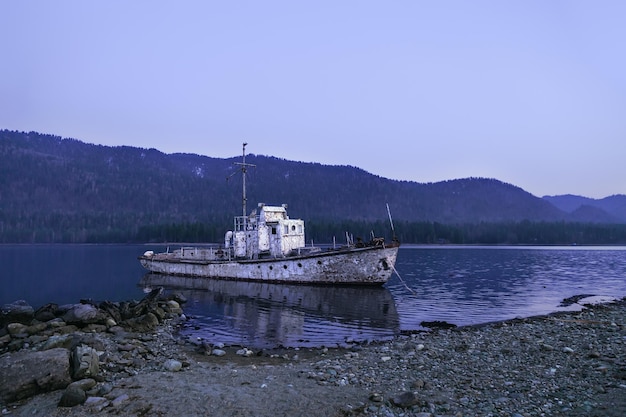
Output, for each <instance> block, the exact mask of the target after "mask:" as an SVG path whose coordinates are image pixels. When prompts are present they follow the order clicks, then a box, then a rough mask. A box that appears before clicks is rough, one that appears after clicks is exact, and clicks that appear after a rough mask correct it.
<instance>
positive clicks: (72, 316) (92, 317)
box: [63, 304, 107, 326]
mask: <svg viewBox="0 0 626 417" xmlns="http://www.w3.org/2000/svg"><path fill="white" fill-rule="evenodd" d="M106 319H107V315H106V314H105V313H104V312H102V311H100V310H99V309H98V307H96V306H94V305H92V304H74V305H73V306H72V308H70V309H69V310H68V311H67V312H66V313H65V315H63V320H64V321H65V322H66V323H68V324H76V325H78V326H86V325H88V324H92V323H104V322H105V321H106Z"/></svg>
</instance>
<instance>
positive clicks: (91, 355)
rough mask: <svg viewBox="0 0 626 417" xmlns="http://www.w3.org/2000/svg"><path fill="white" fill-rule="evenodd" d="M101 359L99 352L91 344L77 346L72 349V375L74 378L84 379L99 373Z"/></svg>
mask: <svg viewBox="0 0 626 417" xmlns="http://www.w3.org/2000/svg"><path fill="white" fill-rule="evenodd" d="M99 371H100V361H99V359H98V353H97V352H96V350H95V349H93V348H92V347H89V346H85V345H80V346H76V347H75V348H74V350H73V351H72V376H73V377H74V379H83V378H86V377H87V378H88V377H93V376H96V375H98V372H99Z"/></svg>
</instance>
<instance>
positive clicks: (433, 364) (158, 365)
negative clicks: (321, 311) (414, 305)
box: [1, 299, 626, 417]
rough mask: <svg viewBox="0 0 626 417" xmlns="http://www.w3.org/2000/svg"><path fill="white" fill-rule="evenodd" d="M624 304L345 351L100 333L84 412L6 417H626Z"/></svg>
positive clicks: (37, 401)
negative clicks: (263, 347)
mask: <svg viewBox="0 0 626 417" xmlns="http://www.w3.org/2000/svg"><path fill="white" fill-rule="evenodd" d="M625 313H626V299H624V300H620V301H618V302H615V303H611V304H602V305H596V306H588V307H587V308H584V309H583V310H582V311H579V312H568V313H558V314H554V315H548V316H540V317H532V318H526V319H516V320H510V321H505V322H498V323H490V324H484V325H480V326H471V327H462V328H455V329H445V330H433V331H430V332H415V333H410V334H403V335H401V336H398V337H397V338H395V339H394V340H392V341H388V342H381V343H373V344H367V345H359V344H354V345H352V346H349V347H347V348H341V349H325V348H319V349H300V350H298V349H283V350H275V351H262V352H254V351H252V350H250V349H247V348H246V347H243V346H221V345H220V346H217V347H213V346H206V345H202V344H199V343H190V342H188V341H184V340H181V339H179V338H178V337H176V332H175V330H176V328H175V326H173V323H172V324H168V325H165V326H162V327H160V328H159V331H158V332H155V333H153V334H147V335H146V334H144V335H137V334H127V335H123V336H120V335H119V334H118V335H109V334H107V333H102V334H100V335H99V336H98V337H99V343H100V344H101V346H100V349H98V350H99V351H100V353H101V355H100V362H101V364H100V375H99V377H98V378H97V385H96V386H95V387H93V388H91V390H90V391H88V398H87V400H86V402H85V403H84V404H82V405H77V406H74V407H58V404H59V401H60V399H61V397H62V395H63V392H61V391H57V392H52V393H48V394H41V395H38V396H36V397H32V398H30V399H28V400H25V401H23V402H20V403H14V404H5V405H2V406H1V407H2V414H4V415H10V416H53V417H54V416H79V417H80V416H110V415H132V416H166V415H184V416H208V415H211V416H271V417H278V416H294V415H307V416H420V417H426V416H511V417H520V416H624V415H626V349H625V348H626V315H625Z"/></svg>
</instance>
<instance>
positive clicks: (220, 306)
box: [139, 273, 400, 348]
mask: <svg viewBox="0 0 626 417" xmlns="http://www.w3.org/2000/svg"><path fill="white" fill-rule="evenodd" d="M139 285H140V286H141V287H143V288H144V289H145V290H149V289H151V288H154V287H163V288H164V289H165V291H166V292H174V291H175V292H179V293H181V294H183V295H184V296H185V297H186V298H187V304H186V305H185V306H184V310H185V314H187V316H189V317H191V320H190V321H189V322H188V324H187V325H186V326H185V327H184V328H183V329H182V330H181V333H182V335H183V336H185V337H190V338H194V339H196V338H200V339H203V340H206V341H207V342H209V343H219V342H221V343H225V344H227V345H229V344H230V345H242V346H247V347H250V348H275V347H279V346H284V347H320V346H328V347H331V346H343V345H345V344H347V343H350V342H352V341H354V342H365V341H375V340H384V339H389V338H391V337H393V336H395V335H397V334H398V333H399V332H400V322H399V316H398V312H397V311H396V305H395V303H394V299H393V297H392V295H391V293H390V292H389V290H387V289H386V288H384V287H353V286H345V287H344V286H312V285H286V284H270V283H260V282H240V281H227V280H213V279H206V278H202V279H198V278H189V277H178V276H171V275H161V274H152V273H149V274H146V275H145V276H144V277H143V278H142V279H141V281H140V284H139Z"/></svg>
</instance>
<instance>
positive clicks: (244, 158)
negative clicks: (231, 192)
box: [235, 142, 256, 217]
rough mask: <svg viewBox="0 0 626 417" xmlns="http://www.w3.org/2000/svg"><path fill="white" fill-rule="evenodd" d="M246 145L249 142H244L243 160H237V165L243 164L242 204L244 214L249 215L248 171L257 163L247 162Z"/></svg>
mask: <svg viewBox="0 0 626 417" xmlns="http://www.w3.org/2000/svg"><path fill="white" fill-rule="evenodd" d="M246 145H247V143H245V142H244V144H243V156H242V158H241V159H242V161H241V162H235V165H240V166H241V169H240V170H241V177H242V180H243V181H242V183H243V187H242V188H243V192H242V199H241V201H242V206H243V216H244V217H245V216H247V215H248V212H247V210H246V202H247V198H246V172H247V171H248V167H255V166H256V165H254V164H246Z"/></svg>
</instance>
